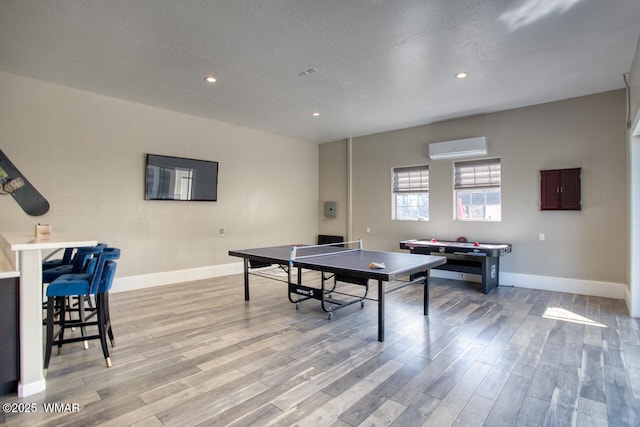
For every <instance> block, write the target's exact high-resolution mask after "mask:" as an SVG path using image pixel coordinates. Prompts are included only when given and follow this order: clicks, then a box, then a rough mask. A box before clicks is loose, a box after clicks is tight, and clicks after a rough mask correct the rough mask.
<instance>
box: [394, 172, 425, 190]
mask: <svg viewBox="0 0 640 427" xmlns="http://www.w3.org/2000/svg"><path fill="white" fill-rule="evenodd" d="M428 191H429V166H427V165H424V166H409V167H402V168H394V169H393V192H394V193H426V192H428Z"/></svg>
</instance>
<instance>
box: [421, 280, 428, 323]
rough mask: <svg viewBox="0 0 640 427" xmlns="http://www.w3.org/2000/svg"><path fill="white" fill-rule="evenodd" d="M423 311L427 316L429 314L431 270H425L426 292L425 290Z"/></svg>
mask: <svg viewBox="0 0 640 427" xmlns="http://www.w3.org/2000/svg"><path fill="white" fill-rule="evenodd" d="M422 298H423V299H424V300H423V306H424V309H423V312H424V315H425V316H428V315H429V270H427V271H425V272H424V292H423V297H422Z"/></svg>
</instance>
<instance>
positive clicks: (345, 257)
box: [229, 241, 446, 342]
mask: <svg viewBox="0 0 640 427" xmlns="http://www.w3.org/2000/svg"><path fill="white" fill-rule="evenodd" d="M346 243H352V242H346ZM229 255H230V256H235V257H240V258H243V261H244V299H245V300H246V301H248V300H249V299H250V296H249V276H250V275H251V274H256V275H259V276H263V277H265V276H264V275H263V274H261V272H260V270H262V269H264V268H265V267H266V266H270V265H277V266H279V267H280V268H281V269H282V270H284V271H285V272H286V275H287V280H286V282H287V284H288V289H287V290H288V295H289V300H290V301H291V302H293V303H296V308H298V304H299V302H300V301H303V300H307V299H318V300H320V301H321V302H322V308H323V310H325V311H328V312H329V319H331V313H332V312H333V311H335V310H336V309H338V308H342V307H343V306H346V305H350V304H352V303H354V302H358V301H360V302H361V304H363V303H364V299H365V298H366V291H365V294H364V296H360V297H359V298H356V299H354V300H351V301H349V302H346V303H341V302H337V301H335V300H333V299H330V298H329V297H328V294H330V293H331V292H332V291H334V290H335V283H334V287H333V288H332V289H327V288H326V287H325V281H326V280H327V279H329V278H331V277H333V278H334V280H335V279H337V280H344V281H346V282H348V283H352V284H359V285H362V286H364V287H366V288H367V289H368V281H369V280H375V281H376V282H377V284H378V298H377V302H378V341H380V342H383V341H384V310H385V294H386V293H387V289H386V283H388V282H394V286H393V288H392V289H390V290H389V292H392V291H395V290H398V289H400V288H402V287H405V286H408V285H412V284H416V283H422V284H423V288H424V290H423V312H424V315H425V316H426V315H428V314H429V287H428V282H429V269H430V268H433V267H436V266H439V265H442V264H444V263H445V262H446V258H445V257H443V256H433V255H418V254H408V253H398V252H381V251H369V250H364V249H362V242H361V241H359V246H358V248H356V249H354V248H350V247H349V246H348V245H344V246H343V244H338V245H336V244H330V245H288V246H273V247H265V248H254V249H242V250H232V251H229ZM254 270H256V271H255V272H254ZM296 270H297V274H294V271H296ZM302 270H313V271H318V272H320V273H321V283H320V288H319V289H318V288H316V287H312V286H307V285H305V284H303V280H302V278H303V275H302ZM325 273H327V274H329V275H331V276H329V277H327V276H325ZM269 278H273V277H269ZM276 280H277V279H276ZM282 281H284V280H282ZM291 294H294V295H298V296H301V298H300V299H293V298H292V297H291ZM325 302H328V303H330V304H326V305H325ZM332 304H336V306H333V305H332Z"/></svg>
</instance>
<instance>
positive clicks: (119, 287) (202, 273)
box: [111, 263, 243, 293]
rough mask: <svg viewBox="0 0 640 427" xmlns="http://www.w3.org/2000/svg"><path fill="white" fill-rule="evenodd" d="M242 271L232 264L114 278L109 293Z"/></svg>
mask: <svg viewBox="0 0 640 427" xmlns="http://www.w3.org/2000/svg"><path fill="white" fill-rule="evenodd" d="M242 271H243V267H242V263H233V264H220V265H211V266H207V267H198V268H189V269H185V270H175V271H165V272H162V273H151V274H141V275H138V276H128V277H116V278H115V279H114V281H113V287H112V288H111V292H113V293H115V292H124V291H132V290H134V289H143V288H151V287H153V286H163V285H172V284H175V283H183V282H193V281H195V280H205V279H211V278H214V277H221V276H229V275H231V274H239V273H242Z"/></svg>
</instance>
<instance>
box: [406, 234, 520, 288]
mask: <svg viewBox="0 0 640 427" xmlns="http://www.w3.org/2000/svg"><path fill="white" fill-rule="evenodd" d="M400 249H406V250H409V251H410V252H411V253H413V254H423V255H432V254H433V255H441V256H445V257H446V258H447V263H446V264H443V265H440V266H437V267H433V268H436V269H440V270H448V271H456V272H459V273H470V274H478V275H480V277H481V285H482V292H483V293H485V294H488V293H489V292H491V290H492V289H495V288H496V287H497V286H498V285H499V282H500V257H501V256H503V255H506V254H508V253H510V252H511V244H510V243H480V242H465V241H448V240H437V239H411V240H402V241H401V242H400Z"/></svg>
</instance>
